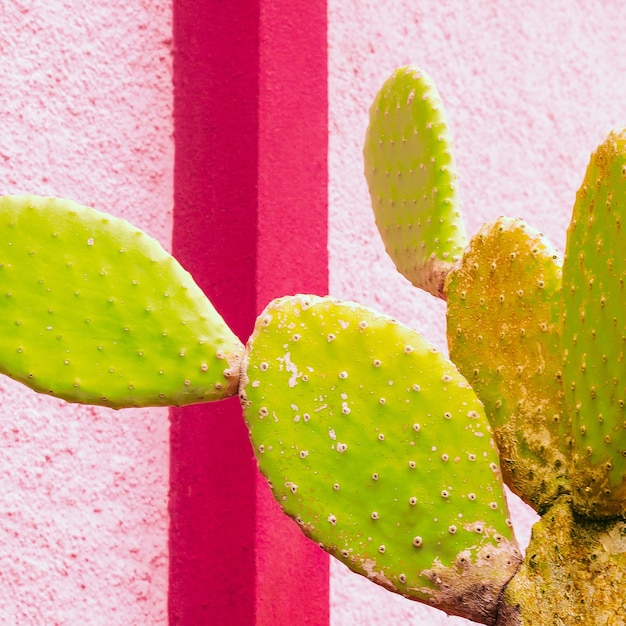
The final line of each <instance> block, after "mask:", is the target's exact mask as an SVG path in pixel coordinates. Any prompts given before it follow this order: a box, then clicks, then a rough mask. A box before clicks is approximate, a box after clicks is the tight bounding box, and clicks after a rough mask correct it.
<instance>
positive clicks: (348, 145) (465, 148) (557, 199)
mask: <svg viewBox="0 0 626 626" xmlns="http://www.w3.org/2000/svg"><path fill="white" fill-rule="evenodd" d="M624 24H626V4H625V3H624V2H622V1H621V0H606V1H604V2H596V3H586V2H582V1H572V0H551V1H550V2H545V0H531V1H527V2H519V1H518V0H500V1H498V2H492V1H487V0H476V1H474V2H460V1H458V0H418V1H415V0H395V1H391V0H389V1H387V2H381V1H380V0H329V27H330V29H329V88H330V94H329V97H330V116H329V117H330V153H329V171H330V183H329V184H330V187H329V196H330V268H331V292H332V293H333V294H334V295H336V296H339V297H342V298H347V299H356V300H359V301H361V302H365V303H367V304H369V305H371V306H374V307H376V308H379V309H382V310H383V311H386V312H388V313H390V314H392V315H394V316H396V317H397V318H398V319H400V320H401V321H403V322H405V323H408V324H410V325H412V326H413V327H415V328H418V329H420V330H421V331H422V332H423V334H424V335H425V336H426V337H427V338H428V339H429V340H431V341H432V342H434V343H435V344H437V345H438V346H440V347H442V348H443V347H445V329H444V324H445V322H444V310H445V309H444V306H443V304H442V303H441V302H438V301H435V300H434V299H433V298H431V297H430V296H427V295H426V294H423V293H418V292H416V290H413V289H412V288H411V287H410V286H409V285H408V283H407V281H405V280H404V279H403V278H401V277H400V276H397V275H395V273H394V270H393V266H392V263H391V261H390V260H389V259H388V258H387V257H386V255H385V252H384V249H383V246H382V244H381V243H380V241H379V239H378V236H377V234H376V232H375V228H374V223H373V219H372V217H371V214H370V212H369V208H368V207H369V198H368V193H367V188H366V185H365V181H364V179H363V175H362V158H361V143H362V140H363V135H364V133H365V127H366V124H367V108H368V107H369V103H370V102H371V100H372V99H373V97H374V94H375V92H376V90H377V89H378V87H379V86H380V85H381V83H382V82H383V80H384V79H385V78H386V77H387V75H388V73H389V72H391V70H392V69H393V68H395V67H396V66H399V65H403V64H406V63H416V64H419V65H421V66H422V67H424V68H425V69H426V70H427V71H428V72H429V73H430V74H431V75H432V76H433V77H434V78H435V80H436V81H437V83H438V86H439V89H440V92H441V95H442V97H443V99H444V103H445V105H446V109H447V112H448V116H449V118H450V123H451V126H452V131H453V137H454V139H455V147H456V157H457V166H458V170H459V179H460V182H459V187H460V192H461V199H462V201H463V205H464V211H465V219H466V224H467V227H468V231H469V233H470V234H473V233H475V232H476V231H477V229H478V227H479V226H480V225H481V224H482V223H484V222H486V221H488V220H492V219H494V218H495V217H497V216H498V215H503V214H504V215H511V216H516V217H522V218H524V219H526V220H527V221H528V222H530V223H531V224H532V225H533V226H535V227H536V228H539V229H540V230H543V232H544V233H545V234H546V235H547V236H548V237H549V238H550V239H551V241H552V242H553V243H554V244H555V245H557V246H558V247H559V248H560V249H561V250H562V249H563V246H564V241H565V230H566V227H567V224H568V222H569V213H570V211H571V206H572V203H573V200H574V194H575V191H576V189H577V188H578V185H579V184H580V182H581V181H582V177H583V174H584V170H585V167H586V164H587V161H588V158H589V155H590V152H591V151H592V150H593V149H594V148H595V146H596V145H597V143H599V142H600V141H601V140H602V139H603V138H604V136H605V134H606V133H607V132H608V130H609V129H610V128H611V127H613V126H619V125H626V104H625V103H626V55H624V45H623V27H624ZM514 514H515V515H516V516H517V519H518V520H519V519H520V518H521V517H525V519H526V521H525V522H523V523H521V524H519V525H518V535H519V537H520V539H521V540H522V541H524V542H525V541H526V537H527V536H528V521H529V519H532V517H531V516H528V514H527V513H526V512H525V511H523V510H520V508H519V507H517V506H516V507H515V513H514ZM332 573H333V579H332V585H331V592H332V593H331V597H332V613H331V615H332V619H331V623H332V625H333V626H348V625H350V626H352V625H353V624H361V625H365V626H370V625H372V626H373V625H374V624H387V625H388V626H399V625H403V626H406V625H414V626H417V625H418V624H420V625H421V624H424V625H425V624H428V625H429V626H430V625H435V624H446V625H449V626H452V624H465V623H467V622H465V621H464V620H460V619H457V618H450V619H448V618H445V617H444V616H443V614H442V613H440V612H437V611H433V610H430V609H428V608H426V607H424V606H422V605H417V604H413V603H410V602H409V601H406V600H404V599H403V598H400V597H396V596H393V595H391V594H389V593H387V592H385V591H383V590H381V589H379V588H378V587H376V586H375V585H373V584H371V583H369V582H368V581H367V580H365V579H363V578H361V577H358V576H355V575H352V574H350V573H347V572H346V571H345V570H344V568H343V567H342V566H340V565H338V564H336V563H334V564H333V566H332Z"/></svg>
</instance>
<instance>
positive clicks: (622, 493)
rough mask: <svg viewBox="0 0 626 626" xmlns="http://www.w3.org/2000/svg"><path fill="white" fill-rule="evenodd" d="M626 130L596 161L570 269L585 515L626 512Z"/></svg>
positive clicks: (572, 230)
mask: <svg viewBox="0 0 626 626" xmlns="http://www.w3.org/2000/svg"><path fill="white" fill-rule="evenodd" d="M622 228H624V229H626V130H622V131H618V132H613V133H611V134H610V135H609V137H608V138H607V140H606V141H605V142H604V143H603V144H602V145H600V146H599V147H598V149H597V150H596V152H595V153H594V154H593V155H592V157H591V161H590V163H589V166H588V168H587V172H586V175H585V179H584V182H583V184H582V186H581V188H580V190H579V192H578V194H577V197H576V203H575V206H574V213H573V216H572V222H571V224H570V227H569V230H568V236H567V248H566V258H565V263H564V265H563V301H564V313H565V316H564V322H563V345H564V347H566V351H565V363H564V366H563V377H564V388H565V399H566V403H567V405H566V406H567V407H568V410H569V412H570V414H571V415H572V419H573V425H572V437H573V442H574V447H573V466H574V470H573V474H572V481H573V484H574V502H575V506H576V508H577V510H578V511H579V512H582V513H585V514H587V515H591V516H597V517H604V516H612V515H624V514H626V358H625V355H626V308H625V307H624V294H625V293H626V287H625V285H624V282H625V276H626V275H625V273H624V268H626V246H625V245H624V232H623V231H622Z"/></svg>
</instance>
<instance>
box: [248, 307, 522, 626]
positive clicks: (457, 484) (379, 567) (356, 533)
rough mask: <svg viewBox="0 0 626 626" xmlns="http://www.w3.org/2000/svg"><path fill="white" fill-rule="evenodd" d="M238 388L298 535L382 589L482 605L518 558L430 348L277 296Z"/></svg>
mask: <svg viewBox="0 0 626 626" xmlns="http://www.w3.org/2000/svg"><path fill="white" fill-rule="evenodd" d="M242 383H243V385H245V386H244V387H243V389H242V392H241V400H242V404H243V407H244V411H245V418H246V422H247V424H248V427H249V429H250V433H251V437H252V442H253V446H254V449H255V452H256V454H257V458H258V462H259V467H260V469H261V471H262V472H263V474H264V475H265V476H266V477H267V478H268V479H269V481H270V484H271V486H272V489H273V491H274V495H275V496H276V498H277V500H278V501H279V502H280V504H281V506H282V507H283V509H284V510H285V512H286V513H288V514H289V515H290V516H291V517H293V518H295V519H296V521H297V522H298V524H299V525H300V527H301V528H302V530H303V532H304V533H305V534H307V535H308V536H309V537H311V538H312V539H314V540H315V541H317V542H319V543H320V544H321V545H322V547H324V549H325V550H327V551H328V552H330V553H331V554H332V555H334V556H335V557H337V558H338V559H340V560H341V561H343V562H344V563H346V564H347V565H348V566H349V567H350V568H352V569H353V570H354V571H356V572H358V573H360V574H363V575H365V576H367V577H368V578H370V579H371V580H373V581H375V582H377V583H379V584H381V585H383V586H385V587H387V588H388V589H390V590H392V591H395V592H398V593H401V594H403V595H406V596H408V597H411V598H414V599H417V600H421V601H426V602H430V603H431V604H434V605H436V606H438V607H440V608H443V609H445V610H447V611H448V612H457V611H459V610H461V609H460V607H459V606H458V601H459V598H463V600H462V602H461V605H462V606H463V607H464V608H467V607H468V606H471V607H472V609H471V610H474V611H476V615H479V614H481V611H489V610H491V609H492V608H493V605H490V602H491V601H494V602H495V598H496V597H497V595H498V593H499V590H500V589H501V587H502V585H503V584H504V583H505V582H506V581H507V580H508V579H509V577H510V576H511V575H512V574H513V572H514V571H515V568H516V567H517V565H518V562H519V558H520V557H519V552H518V549H517V544H516V542H515V539H514V536H513V532H512V529H511V528H510V522H509V521H508V514H507V508H506V502H505V499H504V495H503V488H502V482H501V478H500V468H499V465H498V455H497V452H496V449H495V443H494V441H493V439H492V433H491V430H490V427H489V424H488V421H487V419H486V417H485V415H484V412H483V408H482V406H481V404H480V402H479V401H478V399H477V398H476V396H475V394H474V392H473V391H472V389H471V387H470V386H469V385H468V383H467V382H466V380H465V379H464V378H463V377H462V376H460V375H459V373H458V372H457V370H456V368H455V367H454V366H453V365H452V364H451V363H450V362H449V361H447V360H446V359H445V358H444V357H443V356H442V355H441V354H440V353H439V352H438V351H437V350H436V349H435V348H433V347H432V346H431V345H429V344H428V343H426V342H425V341H424V340H423V339H422V337H421V336H420V335H419V334H417V333H416V332H414V331H412V330H410V329H408V328H406V327H404V326H402V325H400V324H398V323H397V322H395V321H393V320H392V319H390V318H388V317H386V316H382V315H380V314H377V313H375V312H373V311H372V310H370V309H368V308H366V307H363V306H359V305H356V304H352V303H343V302H340V301H338V300H334V299H331V298H328V297H327V298H319V297H315V296H294V297H288V298H282V299H279V300H276V301H274V302H272V303H270V305H269V306H268V307H267V308H266V309H265V311H264V312H263V313H262V314H261V315H260V317H259V319H258V320H257V324H256V327H255V330H254V333H253V335H252V337H251V339H250V341H249V343H248V346H247V351H246V356H245V357H244V360H243V365H242ZM475 594H478V596H476V595H475ZM474 604H476V606H475V607H474ZM480 607H482V608H480ZM484 623H487V622H484Z"/></svg>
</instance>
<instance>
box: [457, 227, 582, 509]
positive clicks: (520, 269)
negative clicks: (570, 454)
mask: <svg viewBox="0 0 626 626" xmlns="http://www.w3.org/2000/svg"><path fill="white" fill-rule="evenodd" d="M446 290H447V300H448V345H449V346H450V358H451V359H452V361H453V362H454V363H456V365H457V367H458V368H459V370H460V371H461V372H462V373H463V375H464V376H466V377H467V379H468V380H469V381H470V383H471V384H472V387H473V388H474V390H475V391H476V393H477V394H478V397H479V398H480V399H481V400H482V401H483V403H484V404H485V409H486V411H487V415H488V416H489V419H490V421H491V425H492V426H493V428H494V432H495V435H496V440H497V442H498V447H499V449H500V460H501V465H502V471H503V475H504V480H505V482H506V483H507V484H508V485H509V487H511V489H512V490H513V491H514V492H516V493H517V494H518V495H520V496H521V497H522V498H523V499H524V500H526V501H527V502H528V503H530V504H532V505H533V506H534V507H535V508H536V509H538V510H541V509H543V508H545V506H546V505H547V504H549V503H550V502H551V501H553V500H554V498H555V496H556V495H558V494H559V493H560V492H562V491H563V490H565V489H566V487H565V484H566V474H567V470H568V466H569V461H568V460H567V457H566V455H565V451H566V444H565V436H566V434H567V433H568V432H569V427H568V424H566V423H564V420H563V407H562V404H563V393H562V384H561V380H560V378H559V375H558V373H559V371H560V367H561V345H560V340H559V335H558V331H559V329H560V317H559V315H560V310H559V298H560V291H561V261H560V257H559V255H558V253H557V252H556V250H555V249H554V248H552V246H551V245H550V244H549V243H548V242H547V241H546V240H545V239H544V238H543V237H542V236H541V235H540V234H539V233H538V232H536V231H534V230H533V229H531V228H530V227H528V226H527V225H526V224H524V222H522V221H521V220H516V219H512V218H504V217H503V218H499V219H498V220H496V221H495V222H493V223H490V224H486V225H484V226H483V227H482V229H481V230H480V232H479V233H478V234H477V235H476V236H475V237H474V238H473V239H472V241H471V242H470V245H469V247H468V249H467V251H466V253H465V255H464V256H463V261H462V264H461V266H460V267H459V268H458V269H455V270H453V271H452V272H451V274H450V276H449V278H448V282H447V283H446Z"/></svg>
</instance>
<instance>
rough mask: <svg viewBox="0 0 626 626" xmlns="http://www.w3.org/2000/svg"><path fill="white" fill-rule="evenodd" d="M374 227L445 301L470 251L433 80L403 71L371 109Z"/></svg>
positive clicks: (419, 282)
mask: <svg viewBox="0 0 626 626" xmlns="http://www.w3.org/2000/svg"><path fill="white" fill-rule="evenodd" d="M363 155H364V159H365V176H366V178H367V182H368V185H369V191H370V196H371V198H372V208H373V210H374V216H375V218H376V224H377V226H378V230H379V231H380V234H381V237H382V239H383V241H384V243H385V247H386V249H387V252H388V254H389V255H390V256H391V258H392V259H393V261H394V263H395V264H396V267H397V268H398V270H399V271H400V273H402V274H403V275H404V276H405V277H406V278H408V279H409V280H410V281H411V282H412V283H413V284H414V285H415V286H417V287H420V288H421V289H425V290H426V291H429V292H430V293H432V294H433V295H436V296H438V297H442V295H443V281H444V278H445V276H446V274H447V273H448V271H449V270H450V268H451V267H452V265H453V264H454V262H455V261H457V260H458V259H459V258H460V257H461V254H462V253H463V249H464V248H465V245H466V236H465V227H464V225H463V221H462V219H461V214H460V212H459V208H458V200H457V191H456V170H455V165H454V161H453V156H452V146H451V140H450V136H449V132H448V127H447V123H446V118H445V114H444V109H443V104H442V102H441V99H440V97H439V94H438V92H437V88H436V87H435V84H434V82H433V81H432V79H431V78H430V77H429V76H428V75H427V74H426V73H425V72H424V71H422V70H421V69H419V68H417V67H412V66H408V67H402V68H400V69H398V70H396V71H395V72H394V73H393V74H392V75H391V77H390V78H389V79H387V81H386V82H385V83H384V85H383V86H382V88H381V90H380V91H379V93H378V95H377V96H376V99H375V100H374V103H373V104H372V106H371V108H370V124H369V128H368V130H367V135H366V138H365V145H364V148H363Z"/></svg>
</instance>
